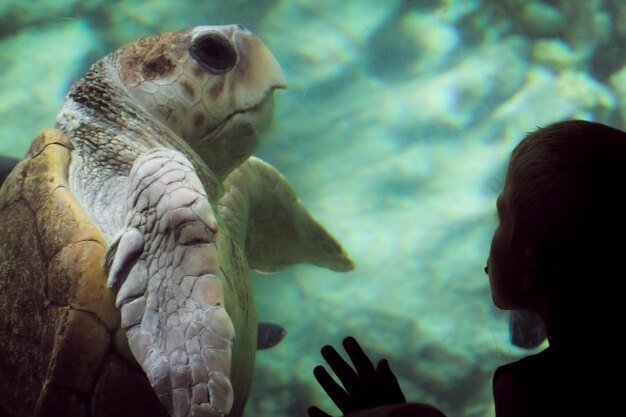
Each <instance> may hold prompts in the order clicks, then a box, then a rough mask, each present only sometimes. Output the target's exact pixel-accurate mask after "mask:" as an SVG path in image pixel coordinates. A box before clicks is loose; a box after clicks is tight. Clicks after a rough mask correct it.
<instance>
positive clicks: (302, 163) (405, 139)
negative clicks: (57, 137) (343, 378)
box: [0, 0, 626, 416]
mask: <svg viewBox="0 0 626 417" xmlns="http://www.w3.org/2000/svg"><path fill="white" fill-rule="evenodd" d="M224 23H241V24H243V25H244V26H246V27H248V28H249V29H251V30H252V31H253V32H255V33H256V34H258V35H259V36H260V37H261V38H262V39H263V40H264V41H265V42H266V43H267V45H268V46H269V47H270V49H271V50H272V51H273V53H274V54H275V55H276V57H277V58H278V60H279V62H281V64H282V66H283V70H284V72H285V74H286V77H287V80H288V84H289V89H288V90H285V91H280V92H278V93H277V94H276V105H277V108H276V118H275V123H274V126H273V128H272V132H271V135H270V136H269V137H268V138H267V140H266V143H264V144H263V146H262V149H261V150H260V152H259V155H260V156H261V157H262V158H264V159H265V160H267V161H269V162H270V163H272V164H273V165H274V166H276V167H277V168H279V169H280V170H281V171H282V172H283V173H284V174H285V175H286V176H287V177H288V178H289V179H290V181H291V182H292V184H293V185H294V187H295V189H296V190H297V191H298V194H299V196H300V197H301V199H302V200H303V201H304V202H305V204H306V206H307V207H308V208H309V209H310V210H311V211H312V212H313V213H314V214H315V215H316V216H317V217H318V218H319V219H320V220H321V221H322V223H323V224H325V225H326V226H327V227H328V228H329V230H331V231H332V232H333V233H334V234H336V235H337V237H338V238H339V239H340V240H341V241H342V243H343V244H344V246H345V247H346V249H347V250H348V251H349V252H350V254H351V256H352V257H353V259H354V261H355V263H356V265H357V268H356V270H355V271H353V272H351V273H349V274H337V273H333V272H329V271H325V270H321V269H318V268H314V267H309V266H298V267H295V268H292V269H290V270H287V271H284V272H281V273H279V274H275V275H269V276H266V275H254V276H253V277H252V278H253V280H254V286H255V294H256V301H257V306H258V309H259V316H260V318H261V320H263V321H271V322H275V323H278V324H281V325H282V326H284V327H285V328H286V329H287V331H288V333H287V336H286V338H285V340H284V341H283V342H281V343H280V344H279V345H278V346H276V347H275V348H273V349H270V350H266V351H261V352H259V354H258V356H257V368H256V374H255V380H254V386H253V390H252V395H251V398H250V401H249V405H248V415H256V416H269V415H272V416H294V415H305V413H306V407H307V406H309V405H310V404H313V403H315V404H318V405H324V406H325V407H327V409H328V410H331V409H332V408H331V405H330V403H329V402H328V401H327V400H326V402H324V401H325V400H324V396H323V393H322V391H321V389H320V388H319V387H317V386H316V384H315V383H314V378H313V376H312V368H313V366H314V365H316V364H318V363H321V357H320V356H319V353H318V352H319V348H320V347H321V346H322V345H323V344H326V343H333V344H338V343H340V341H341V339H342V337H343V336H344V335H346V334H352V335H354V336H356V337H357V338H358V339H359V340H360V341H361V343H362V344H363V346H364V348H365V350H366V351H367V352H368V353H370V354H371V355H372V356H374V357H381V356H385V357H388V358H389V359H390V363H391V367H392V369H394V370H395V371H397V373H398V377H399V379H400V382H401V384H402V386H403V387H404V390H405V393H406V396H407V398H409V399H412V400H415V401H421V402H433V403H435V404H436V405H437V406H439V407H440V408H441V409H442V410H444V411H445V412H446V413H448V414H449V415H450V416H491V415H493V407H492V404H491V375H492V372H493V370H494V369H495V367H496V366H498V365H500V364H503V363H505V362H507V361H511V360H513V359H515V358H517V357H520V356H522V355H525V354H527V353H528V352H526V351H523V350H521V349H517V348H515V347H513V346H511V344H510V341H509V334H508V315H507V313H505V312H501V311H498V310H497V309H495V308H494V307H493V306H492V304H491V298H490V292H489V285H488V281H487V278H486V276H485V275H484V273H483V272H482V268H483V266H484V262H485V258H486V256H487V252H488V248H489V241H490V238H491V233H492V230H493V227H494V226H495V219H494V213H495V198H496V196H497V194H498V193H499V191H500V188H501V185H502V174H503V172H504V169H505V166H506V162H507V158H508V154H509V152H510V150H511V149H512V148H513V147H514V146H515V144H516V143H517V142H518V141H519V140H520V139H521V137H522V135H524V134H525V133H526V132H528V131H530V130H533V129H535V128H536V127H537V126H542V125H545V124H547V123H550V122H553V121H557V120H561V119H566V118H584V119H588V120H597V121H601V122H605V123H609V124H611V125H614V126H616V127H619V128H624V114H626V113H625V110H626V54H625V53H624V50H623V48H624V46H623V45H624V44H625V43H626V6H624V5H623V2H622V1H620V0H605V1H599V0H574V1H572V0H569V1H568V0H553V1H548V0H546V1H524V0H506V1H502V2H500V1H490V0H474V1H467V0H429V1H421V0H420V1H411V0H404V1H402V0H391V1H387V2H380V1H376V0H367V1H364V0H349V1H344V0H341V1H340V0H297V1H296V0H294V1H288V0H283V1H279V0H264V1H251V0H248V1H245V0H233V1H229V2H224V1H217V0H215V1H205V2H195V1H193V2H192V1H177V2H173V1H165V0H161V1H151V2H140V1H116V2H104V1H98V0H90V1H88V2H82V1H81V2H78V1H69V0H66V1H64V2H51V1H50V2H47V1H35V2H31V3H28V2H27V3H24V2H21V1H18V0H11V1H8V0H4V1H2V3H1V4H0V70H1V71H2V77H1V78H0V120H2V123H0V153H2V154H9V155H13V156H21V155H23V154H24V153H25V151H26V149H27V147H28V144H29V143H30V140H31V138H33V137H34V135H35V134H36V132H37V131H38V130H39V129H41V128H43V127H46V126H51V125H52V124H53V122H54V117H55V114H56V112H57V111H58V108H59V106H60V103H61V101H62V99H63V94H64V92H65V90H66V89H67V88H68V87H69V85H70V84H71V83H72V82H73V80H75V79H76V78H77V77H78V76H80V74H81V73H82V72H83V71H84V70H85V69H86V68H87V66H88V65H89V64H90V63H92V62H93V61H94V60H95V59H97V58H98V57H100V56H102V55H104V54H106V53H107V52H109V51H111V50H113V49H115V48H117V47H118V46H119V45H120V44H122V43H124V42H126V41H128V40H131V39H134V38H136V37H138V36H142V35H147V34H150V33H154V32H160V31H164V30H170V29H175V28H182V27H187V26H193V25H200V24H224ZM334 414H337V413H336V412H335V413H334Z"/></svg>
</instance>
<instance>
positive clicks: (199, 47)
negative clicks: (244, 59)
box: [189, 33, 237, 74]
mask: <svg viewBox="0 0 626 417" xmlns="http://www.w3.org/2000/svg"><path fill="white" fill-rule="evenodd" d="M189 53H190V54H191V56H192V57H193V58H194V59H195V60H196V61H198V63H199V64H200V65H202V67H203V68H204V69H206V70H207V71H209V72H210V73H212V74H222V73H224V72H227V71H229V70H230V69H231V68H232V67H234V66H235V63H236V62H237V52H236V51H235V48H233V45H232V44H231V43H230V41H229V40H228V39H226V38H225V37H224V36H222V35H220V34H219V33H209V34H206V35H204V36H201V37H199V38H197V39H195V40H194V41H193V42H192V44H191V46H190V47H189Z"/></svg>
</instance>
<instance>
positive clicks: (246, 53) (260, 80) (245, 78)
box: [230, 25, 287, 109]
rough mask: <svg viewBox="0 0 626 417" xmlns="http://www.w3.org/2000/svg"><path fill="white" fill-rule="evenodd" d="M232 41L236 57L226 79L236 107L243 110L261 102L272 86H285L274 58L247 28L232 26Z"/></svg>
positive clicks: (273, 87) (276, 87) (278, 87)
mask: <svg viewBox="0 0 626 417" xmlns="http://www.w3.org/2000/svg"><path fill="white" fill-rule="evenodd" d="M232 39H233V43H234V45H235V49H236V51H237V55H238V57H239V61H238V63H237V67H236V68H235V69H234V70H233V78H232V80H231V81H230V84H231V86H233V91H234V98H235V100H236V102H237V106H236V107H237V108H240V109H245V108H250V107H253V106H254V105H256V104H258V103H261V102H263V100H264V99H265V97H263V96H261V95H264V96H267V95H269V94H271V93H272V91H273V90H275V89H282V88H287V83H286V81H285V75H284V74H283V70H282V69H281V68H280V65H279V64H278V61H276V58H274V55H272V53H271V52H270V51H269V49H268V48H267V47H266V46H265V44H264V43H263V42H262V41H261V40H260V39H259V38H257V37H256V36H254V35H252V34H251V33H250V32H249V31H248V30H246V29H244V28H243V27H241V26H239V25H237V26H234V33H233V37H232Z"/></svg>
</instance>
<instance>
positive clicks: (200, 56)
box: [113, 25, 286, 178]
mask: <svg viewBox="0 0 626 417" xmlns="http://www.w3.org/2000/svg"><path fill="white" fill-rule="evenodd" d="M113 59H114V63H115V67H116V68H117V69H118V71H119V77H120V80H121V82H122V83H123V84H124V86H125V87H126V89H127V90H128V91H129V94H130V95H131V96H132V98H133V99H134V100H136V101H137V102H138V103H139V105H140V106H141V107H142V108H143V109H145V110H146V111H148V112H149V113H150V114H152V116H154V117H155V118H156V119H157V120H159V121H160V122H161V123H162V124H164V125H165V126H167V127H168V128H170V129H171V130H172V131H173V132H174V133H176V135H178V136H179V137H180V138H182V139H183V140H184V141H185V142H187V143H188V144H189V145H190V146H191V147H192V148H193V149H194V150H195V151H196V152H197V153H198V154H199V155H200V157H202V159H204V161H205V162H206V163H207V165H208V166H209V167H210V168H211V170H212V171H213V172H214V173H215V174H216V175H217V176H218V177H219V178H224V177H225V176H226V175H227V174H228V173H229V172H230V171H231V170H232V169H233V168H234V167H236V166H238V165H239V164H240V163H241V162H243V161H244V160H245V159H247V158H248V157H249V156H250V155H251V154H252V152H254V150H255V149H256V148H257V146H258V144H259V138H260V136H261V135H262V134H263V133H264V132H265V131H266V130H267V128H268V127H269V125H270V122H271V118H272V113H273V91H274V90H275V89H277V88H285V87H286V85H285V79H284V75H283V73H282V70H281V68H280V65H279V64H278V62H277V61H276V59H275V58H274V57H273V55H272V54H271V52H270V51H269V50H268V49H267V47H266V46H265V45H264V44H263V42H261V41H260V40H259V39H258V38H257V37H255V36H254V35H252V34H251V33H250V32H249V31H247V30H246V29H244V28H243V27H241V26H239V25H229V26H198V27H195V28H192V29H187V30H183V31H179V32H169V33H164V34H160V35H156V36H150V37H147V38H143V39H140V40H138V41H136V42H134V43H131V44H129V45H126V46H125V47H123V48H122V49H120V51H119V52H118V53H116V54H115V55H114V57H113Z"/></svg>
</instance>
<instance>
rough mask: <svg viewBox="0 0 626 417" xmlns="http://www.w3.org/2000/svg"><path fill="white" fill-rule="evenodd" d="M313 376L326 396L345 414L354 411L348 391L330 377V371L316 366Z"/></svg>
mask: <svg viewBox="0 0 626 417" xmlns="http://www.w3.org/2000/svg"><path fill="white" fill-rule="evenodd" d="M313 375H315V379H317V382H319V384H320V385H321V386H322V388H323V389H324V391H326V394H328V396H329V397H330V399H331V400H333V402H334V403H335V404H336V405H337V407H338V408H339V409H340V410H341V411H342V412H343V413H344V414H345V413H347V412H350V411H352V410H353V409H354V406H353V403H352V400H351V399H350V396H349V395H348V394H347V393H346V391H345V390H344V389H343V387H341V386H340V385H339V384H337V383H336V382H335V380H334V379H333V378H332V377H331V376H330V374H329V373H328V371H326V369H324V367H323V366H316V367H315V368H313Z"/></svg>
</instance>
